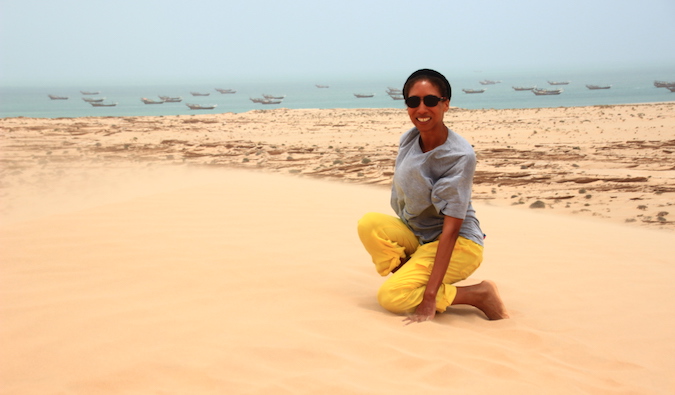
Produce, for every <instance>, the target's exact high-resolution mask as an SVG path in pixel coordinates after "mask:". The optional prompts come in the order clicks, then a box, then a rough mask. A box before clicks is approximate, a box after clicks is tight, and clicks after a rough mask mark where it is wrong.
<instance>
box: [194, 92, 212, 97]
mask: <svg viewBox="0 0 675 395" xmlns="http://www.w3.org/2000/svg"><path fill="white" fill-rule="evenodd" d="M190 94H191V95H192V96H208V95H210V93H200V92H190Z"/></svg>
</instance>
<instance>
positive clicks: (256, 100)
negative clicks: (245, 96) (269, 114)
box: [249, 97, 265, 103]
mask: <svg viewBox="0 0 675 395" xmlns="http://www.w3.org/2000/svg"><path fill="white" fill-rule="evenodd" d="M249 100H251V101H252V102H253V103H262V102H263V101H264V100H265V99H263V98H260V97H249Z"/></svg>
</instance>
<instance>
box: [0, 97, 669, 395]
mask: <svg viewBox="0 0 675 395" xmlns="http://www.w3.org/2000/svg"><path fill="white" fill-rule="evenodd" d="M556 111H557V110H556ZM560 111H562V110H560ZM275 114H277V113H276V112H275ZM249 115H250V114H249ZM249 115H246V116H249ZM511 115H513V114H512V113H511ZM230 116H231V115H227V114H225V115H223V117H230ZM472 116H473V115H472ZM190 119H191V118H190ZM10 121H11V122H19V121H20V120H3V122H10ZM92 121H95V122H120V121H119V120H116V121H115V120H113V119H101V120H89V119H87V120H80V121H79V122H92ZM40 122H42V123H44V124H48V123H49V122H52V121H49V120H40V121H38V123H40ZM53 122H57V121H53ZM63 122H65V121H63ZM322 122H323V121H322ZM340 122H344V123H346V124H347V123H349V122H351V121H349V120H348V119H346V120H342V121H340ZM227 125H229V121H228V123H227ZM368 127H371V126H370V125H366V128H368ZM372 127H373V128H376V126H372ZM398 132H399V131H395V130H394V128H392V130H391V131H390V132H388V133H390V134H391V136H387V137H386V138H389V137H393V138H394V142H393V143H389V142H387V143H386V144H385V143H384V142H385V141H386V139H385V137H382V141H383V145H378V146H377V147H379V148H378V149H380V148H382V147H385V146H390V145H393V144H395V138H396V137H395V135H396V134H397V133H398ZM3 133H4V139H3V144H4V146H3V158H4V160H5V164H10V165H12V166H14V168H13V169H12V168H11V167H10V168H7V167H6V169H5V170H3V173H2V175H3V178H2V183H3V188H1V189H0V190H2V192H3V193H4V199H3V201H4V202H5V203H3V210H4V211H3V215H2V224H0V243H1V244H0V248H1V250H2V258H1V260H2V265H1V266H0V267H1V269H0V270H1V273H0V281H2V285H1V286H0V295H1V296H0V322H2V325H0V349H1V350H2V351H1V353H2V358H0V392H2V393H7V394H46V393H47V394H50V393H73V394H91V393H97V394H120V393H144V394H145V393H181V394H183V393H198V394H201V393H204V394H222V393H236V394H263V393H265V394H268V393H275V394H286V393H288V394H291V393H293V394H298V393H300V394H302V393H322V394H380V393H381V394H385V393H386V394H391V393H395V394H399V393H401V394H403V393H421V392H425V393H432V394H447V393H476V394H483V393H495V392H498V393H501V394H522V393H545V394H570V393H587V394H671V393H673V392H674V391H675V379H673V377H672V374H670V372H671V371H673V370H674V369H675V357H674V356H675V320H673V319H671V318H670V315H671V314H670V312H671V311H673V309H674V308H675V291H673V287H672V282H673V280H674V279H675V255H673V247H672V245H673V241H675V239H674V238H673V232H672V231H671V230H670V228H669V227H668V225H667V224H652V223H648V222H642V221H635V222H625V221H624V220H623V218H621V219H620V220H619V219H618V218H602V217H600V216H592V215H584V214H583V213H582V214H580V215H577V214H572V213H571V212H567V211H566V210H564V209H563V208H561V207H554V208H553V209H550V203H551V202H552V201H549V206H547V207H548V209H544V210H534V209H529V208H527V206H528V205H527V203H529V202H530V201H532V200H534V199H530V200H529V201H528V200H525V198H524V197H525V196H530V195H532V196H535V195H536V196H539V195H538V194H539V193H541V192H539V191H538V190H537V188H536V187H533V189H532V192H525V191H529V190H528V189H527V188H526V186H525V185H520V186H518V188H520V189H518V190H519V191H521V193H522V195H521V196H522V197H523V199H524V200H525V203H524V204H518V205H511V204H510V201H509V199H510V197H500V194H502V193H503V191H502V189H501V188H506V187H502V186H498V185H496V184H494V185H490V186H489V187H488V188H489V189H488V190H487V191H486V193H485V195H486V196H490V195H497V197H496V198H494V199H477V201H476V203H475V206H476V209H477V211H478V215H479V218H480V219H481V223H482V226H483V228H484V230H485V232H486V233H487V239H486V256H485V261H484V263H483V265H482V267H481V268H479V270H478V271H477V272H476V273H475V274H474V275H473V276H472V278H470V279H469V280H467V281H466V283H474V282H478V281H480V280H482V279H492V280H494V281H495V282H496V283H497V284H498V285H499V287H500V291H501V294H502V297H503V298H504V300H505V302H506V304H507V307H508V308H509V311H510V313H511V319H509V320H503V321H496V322H492V321H488V320H486V319H485V317H484V316H482V315H481V314H480V313H478V312H477V311H476V310H473V309H470V308H468V307H467V308H452V309H451V311H449V312H448V313H445V314H441V315H438V316H437V317H436V319H435V320H434V321H433V322H428V323H424V324H416V325H409V326H405V325H403V322H402V317H400V316H396V315H393V314H390V313H388V312H386V311H384V310H383V309H382V308H380V307H379V305H378V304H377V301H376V299H375V292H376V290H377V288H378V287H379V284H381V282H382V281H383V279H382V278H381V277H379V275H377V273H376V272H375V270H374V268H373V265H372V264H371V263H370V261H369V257H368V256H367V254H366V253H365V252H364V251H363V248H362V247H361V246H360V244H359V241H358V238H357V236H356V232H355V226H356V221H357V220H358V219H359V218H360V216H361V215H362V214H363V213H365V212H367V211H381V212H390V211H391V210H390V209H389V207H388V200H389V199H388V198H389V190H388V186H387V183H386V182H384V181H383V182H379V181H377V180H378V179H379V177H383V180H384V177H386V176H385V175H384V174H385V172H386V171H388V170H387V169H388V168H387V167H386V166H381V167H374V168H372V169H371V168H368V167H366V168H363V169H362V170H361V171H362V172H363V173H366V174H370V173H369V172H371V171H372V172H373V174H375V173H376V172H381V174H380V175H378V176H375V175H373V177H372V178H371V180H374V181H375V182H374V183H373V185H365V184H367V182H361V183H359V182H356V181H354V182H335V180H334V179H331V177H325V179H317V177H316V176H315V175H313V174H305V172H306V173H310V172H309V171H308V170H306V169H307V168H303V169H305V170H301V171H300V172H290V171H289V170H293V169H294V168H283V169H284V170H280V171H276V172H271V171H268V168H267V167H264V166H259V167H255V169H257V170H254V169H231V168H226V167H225V166H224V165H215V164H214V165H210V166H207V165H206V164H202V165H200V166H196V165H197V164H200V162H196V163H192V162H191V160H190V159H187V160H185V163H184V164H183V163H182V160H181V161H178V162H180V163H173V164H169V163H165V162H163V161H161V160H160V159H156V160H149V159H140V158H137V157H136V156H135V155H136V154H137V153H131V152H126V153H125V152H119V153H114V154H113V153H111V154H110V157H108V156H105V155H108V154H105V155H103V154H101V153H98V154H93V152H94V151H92V150H95V149H96V139H98V140H99V141H101V145H100V146H99V147H110V146H111V145H112V141H111V140H107V139H105V138H103V137H102V136H101V135H100V132H96V131H92V132H89V133H90V134H91V136H90V137H96V139H92V140H88V142H87V143H84V142H82V141H79V140H77V139H75V138H74V137H68V136H65V137H64V136H63V135H59V136H52V137H53V140H50V138H51V137H50V138H45V140H41V139H37V138H36V139H35V144H51V145H52V146H54V144H58V141H59V139H61V140H62V142H61V143H60V144H62V145H65V144H63V141H66V142H73V143H74V145H73V146H77V147H80V148H81V150H80V151H77V150H76V149H75V148H70V149H68V150H69V153H68V154H63V155H71V154H74V152H78V153H80V154H79V155H81V157H77V158H70V160H67V159H63V158H61V159H55V158H49V159H45V158H44V157H46V156H47V155H46V154H43V156H40V157H35V158H32V156H33V155H37V154H36V152H37V151H36V150H33V149H30V148H26V149H25V150H21V149H19V147H20V146H21V144H25V142H26V141H27V139H28V137H26V136H27V135H19V134H18V132H16V131H14V133H16V135H15V136H12V135H11V134H10V133H8V132H7V131H5V132H3ZM129 133H130V134H129V135H128V136H127V137H129V136H136V135H137V136H138V140H141V139H144V138H148V139H150V137H149V136H146V135H145V134H144V133H141V132H134V133H131V132H129ZM157 133H158V134H160V133H161V134H167V135H169V137H168V138H173V137H172V136H171V135H172V133H177V132H176V131H173V130H167V131H166V132H164V131H162V132H157ZM182 133H186V132H185V131H183V132H182ZM200 133H201V132H200ZM212 133H217V131H213V132H212ZM355 133H356V132H355ZM22 136H23V137H22ZM556 136H557V135H555V134H551V135H550V136H549V137H548V138H549V139H554V138H558V137H556ZM47 137H49V136H47ZM193 137H194V136H193ZM211 137H212V136H211ZM152 138H153V139H162V138H163V139H167V136H153V137H152ZM237 138H238V137H237ZM276 138H277V137H270V138H269V139H268V140H266V139H263V138H260V141H261V142H265V143H264V144H270V145H272V144H274V145H277V147H284V148H283V149H284V150H285V153H283V154H280V155H289V154H288V151H289V150H290V148H289V146H292V145H293V146H295V145H296V144H297V145H302V146H303V147H305V148H303V149H306V148H307V147H309V148H312V145H316V146H317V149H318V148H319V147H320V148H321V149H323V150H328V148H327V147H328V145H327V144H335V143H332V142H330V141H329V140H326V141H324V142H319V141H313V140H311V139H308V140H304V137H303V136H293V135H291V134H288V135H286V136H284V137H278V138H279V140H278V141H276V140H274V139H276ZM476 138H478V137H476ZM284 139H285V140H284ZM321 139H327V136H324V137H321ZM650 139H653V140H655V141H656V140H657V139H656V138H652V137H650ZM126 140H129V139H127V138H126V137H125V139H121V140H120V141H126ZM186 140H188V141H201V140H200V139H199V138H197V137H195V138H194V139H192V140H189V139H187V138H186ZM256 140H257V139H255V140H253V139H252V140H251V141H256ZM273 140H274V141H273ZM662 140H664V141H668V140H667V138H665V137H664V138H663V139H662ZM283 141H286V142H285V143H284V142H283ZM261 142H258V143H256V144H261V145H264V144H262V143H261ZM115 144H117V143H115ZM130 144H132V143H130ZM144 144H150V143H149V142H148V143H144ZM200 144H201V142H200ZM282 144H285V146H284V145H282ZM366 144H371V145H368V147H371V148H372V145H375V143H371V142H370V140H367V139H366V140H363V141H360V142H354V143H350V144H349V146H353V147H357V148H356V152H358V147H359V146H364V147H366ZM257 146H258V145H256V147H257ZM335 146H337V145H334V147H335ZM206 149H207V148H204V150H206ZM222 149H223V152H225V151H224V150H225V149H224V148H222ZM279 149H280V148H279ZM392 149H393V148H392ZM626 149H627V148H626ZM659 149H660V150H661V151H660V153H658V155H661V156H662V157H663V158H665V159H664V161H662V163H661V164H659V166H662V165H664V163H668V162H667V161H668V160H672V159H669V158H670V157H669V156H667V155H669V154H667V153H665V152H663V151H665V150H668V149H666V148H663V147H662V148H659ZM477 150H478V148H477ZM188 151H189V150H188ZM345 151H347V149H346V148H344V147H343V151H342V152H343V154H344V152H345ZM180 152H183V151H180ZM185 152H187V151H185ZM373 152H375V151H373ZM631 152H632V151H631ZM55 153H56V151H55V150H54V149H52V154H51V155H50V156H53V155H54V154H55ZM61 155H62V153H61V154H59V156H61ZM98 155H101V156H100V157H99V156H98ZM157 155H158V158H160V157H161V156H162V155H176V156H177V155H178V153H174V154H168V153H166V152H163V153H161V154H160V153H158V154H157ZM260 155H271V154H269V153H266V154H262V153H261V154H260ZM294 155H300V154H290V156H294ZM325 155H328V154H327V153H324V155H320V154H317V156H325ZM336 155H337V153H336ZM355 155H356V154H355V153H354V154H353V156H347V155H346V156H343V157H342V158H343V159H333V160H343V161H345V158H352V157H353V158H357V156H355ZM382 155H383V159H384V157H385V156H386V155H385V152H382ZM387 155H390V154H387ZM176 156H174V159H176ZM244 157H246V156H244ZM249 157H250V158H254V157H255V152H252V153H249ZM368 157H370V158H372V157H374V153H372V154H369V155H368ZM21 158H25V160H24V159H21ZM31 158H32V159H31ZM164 158H165V159H166V157H164ZM267 158H268V161H269V157H267ZM240 159H241V157H240ZM31 160H33V161H34V162H31ZM209 160H212V158H211V159H209ZM39 161H44V162H42V163H41V164H40V163H39ZM544 161H545V160H544ZM544 161H542V162H539V161H538V160H537V162H536V163H535V166H534V168H535V169H536V168H537V167H538V166H539V165H538V164H541V163H544ZM167 162H173V161H172V160H168V159H167ZM290 162H292V161H290ZM370 163H372V162H369V163H364V165H365V164H370ZM554 163H558V162H555V161H551V164H554ZM594 163H595V162H594ZM597 163H601V162H600V161H598V162H597ZM616 163H618V162H612V163H609V164H610V165H611V166H616ZM242 165H243V166H242V167H246V166H247V165H245V164H243V163H242ZM317 166H319V165H317ZM508 166H511V167H512V168H515V167H518V170H520V168H519V165H517V164H509V165H508ZM640 166H644V167H638V168H637V170H635V169H631V170H630V172H631V173H630V176H631V177H639V176H641V173H645V172H652V171H653V172H654V173H652V174H650V175H652V177H651V178H649V180H648V181H646V182H643V186H644V187H645V188H647V187H649V188H651V185H657V184H659V183H656V182H654V183H652V182H653V181H654V180H653V178H654V177H656V176H654V175H653V174H657V173H656V172H657V171H658V172H661V173H658V174H660V176H659V177H665V178H663V180H665V181H664V182H661V184H663V185H665V186H669V185H672V171H669V170H658V169H657V170H648V169H647V166H648V165H647V164H644V165H640ZM649 166H651V165H649ZM599 167H600V166H597V168H599ZM570 168H573V167H570ZM593 168H596V166H595V165H594V167H593ZM588 169H590V166H589V167H588V168H587V170H586V171H587V172H588V173H590V171H589V170H588ZM523 170H526V169H523ZM549 171H550V168H549ZM12 172H15V173H17V172H18V173H17V174H12ZM344 172H345V174H350V173H349V172H348V171H344ZM278 173H284V174H278ZM545 173H546V171H544V170H542V171H541V174H545ZM596 173H598V174H596ZM596 173H593V174H592V175H586V176H588V177H599V176H603V177H607V178H610V177H617V178H619V177H627V176H628V174H624V173H626V171H610V170H607V171H606V172H605V173H604V174H599V173H601V172H600V171H597V172H596ZM612 173H616V174H612ZM581 176H582V175H579V174H576V175H571V176H569V177H581ZM364 177H365V176H364ZM668 177H671V178H668ZM342 178H343V179H347V180H350V179H351V176H350V177H347V176H345V177H342ZM353 178H354V179H355V180H356V179H358V178H359V177H358V176H356V175H354V177H353ZM500 180H502V178H498V179H497V181H496V182H499V181H500ZM621 182H622V181H600V182H597V181H596V182H595V183H589V184H596V185H595V186H602V185H605V186H606V185H621ZM636 182H637V181H636ZM534 184H535V185H536V184H537V183H534ZM551 185H552V186H555V185H554V183H552V184H551ZM585 185H587V186H588V184H585ZM484 186H485V185H483V186H480V185H479V186H477V188H478V189H480V188H482V187H484ZM491 188H497V189H498V191H497V193H492V192H491V190H490V189H491ZM542 191H544V190H543V189H542ZM551 193H555V192H553V191H551ZM559 193H562V192H559ZM617 193H618V192H616V191H609V192H602V191H593V192H592V194H593V195H594V197H593V198H592V199H590V200H591V201H593V199H600V198H602V199H606V200H607V201H609V200H612V199H611V198H610V197H609V196H613V195H614V194H617ZM630 193H635V194H639V195H640V196H643V199H644V200H642V201H629V202H633V203H640V202H642V203H645V202H646V203H647V204H648V205H649V206H650V207H649V208H648V209H647V210H640V211H641V212H645V213H647V212H648V210H653V209H654V208H655V207H653V206H655V205H656V204H657V203H658V204H663V205H666V204H668V203H669V202H672V193H671V192H669V191H665V192H661V193H660V194H657V192H654V191H651V192H650V191H649V190H648V189H644V190H642V191H640V192H639V193H638V192H630ZM575 195H578V192H577V191H575ZM574 199H579V198H578V197H576V196H575V198H574ZM583 199H584V200H586V201H587V200H589V199H586V198H583ZM584 200H581V202H583V201H584ZM614 200H619V199H618V198H614ZM586 207H591V208H593V206H586ZM660 209H661V210H663V211H666V210H665V209H663V208H660ZM561 214H562V215H561ZM670 215H671V216H672V214H670ZM665 217H666V218H668V214H666V215H665ZM660 222H667V221H660ZM655 225H658V226H655Z"/></svg>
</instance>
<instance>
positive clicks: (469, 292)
mask: <svg viewBox="0 0 675 395" xmlns="http://www.w3.org/2000/svg"><path fill="white" fill-rule="evenodd" d="M451 95H452V88H451V86H450V83H449V82H448V80H447V79H446V78H445V77H444V76H443V75H442V74H440V73H438V72H437V71H434V70H430V69H422V70H418V71H416V72H414V73H413V74H412V75H411V76H410V77H408V80H407V81H406V83H405V85H404V87H403V96H404V98H405V102H406V105H407V106H408V116H409V117H410V120H411V121H412V123H413V125H414V128H412V129H410V130H409V131H408V132H406V133H405V134H404V135H403V136H402V137H401V140H400V145H399V152H398V155H397V158H396V165H395V171H394V178H393V185H392V193H391V206H392V208H393V209H394V211H395V212H396V214H397V215H398V218H397V217H393V216H389V215H385V214H379V213H368V214H366V215H365V216H364V217H363V218H362V219H361V220H360V221H359V224H358V233H359V237H360V239H361V242H362V243H363V245H364V247H365V248H366V251H368V253H369V254H370V255H371V257H372V261H373V263H374V264H375V268H376V270H377V272H378V273H379V274H380V275H382V276H386V275H388V274H392V275H391V276H390V277H389V278H388V279H387V280H386V281H385V282H384V284H383V285H382V287H381V288H380V290H379V292H378V301H379V302H380V305H382V307H384V308H385V309H387V310H389V311H392V312H395V313H404V314H408V318H407V319H406V321H407V322H408V323H411V322H423V321H427V320H431V319H433V318H434V316H435V314H436V312H444V311H445V310H446V309H447V308H448V307H449V306H450V305H456V304H467V305H471V306H474V307H476V308H478V309H479V310H480V311H482V312H483V313H484V314H485V316H487V318H488V319H490V320H496V319H502V318H508V313H507V312H506V308H505V307H504V304H503V303H502V301H501V298H500V297H499V293H498V292H497V288H496V286H495V285H494V283H492V282H490V281H484V282H481V283H479V284H476V285H471V286H461V287H459V286H454V285H453V284H454V283H456V282H459V281H461V280H464V279H466V278H467V277H469V276H470V275H471V274H472V273H473V272H474V271H475V270H476V269H477V268H478V266H480V264H481V262H482V260H483V237H484V235H483V231H482V230H481V228H480V224H479V222H478V219H477V218H476V212H475V211H474V209H473V207H472V205H471V189H472V186H473V175H474V172H475V169H476V155H475V153H474V151H473V148H472V146H471V144H469V143H468V142H467V141H466V140H465V139H464V138H462V137H461V136H459V135H458V134H456V133H454V132H453V131H451V130H450V129H448V127H447V126H445V123H444V121H443V117H444V115H445V113H446V112H447V111H448V109H449V107H450V97H451Z"/></svg>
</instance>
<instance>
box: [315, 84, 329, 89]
mask: <svg viewBox="0 0 675 395" xmlns="http://www.w3.org/2000/svg"><path fill="white" fill-rule="evenodd" d="M315 86H316V87H317V88H319V89H327V88H330V86H328V85H319V84H316V85H315Z"/></svg>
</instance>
